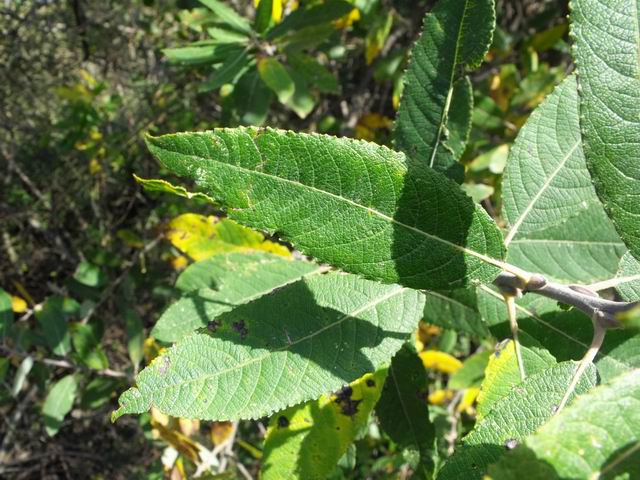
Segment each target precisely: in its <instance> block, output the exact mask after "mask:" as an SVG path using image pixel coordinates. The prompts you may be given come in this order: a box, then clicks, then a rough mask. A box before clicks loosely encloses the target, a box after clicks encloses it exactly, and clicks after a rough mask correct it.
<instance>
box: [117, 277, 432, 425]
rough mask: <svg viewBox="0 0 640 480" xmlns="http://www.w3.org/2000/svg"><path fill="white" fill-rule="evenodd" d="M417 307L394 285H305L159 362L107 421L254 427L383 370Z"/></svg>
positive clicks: (227, 319) (317, 280)
mask: <svg viewBox="0 0 640 480" xmlns="http://www.w3.org/2000/svg"><path fill="white" fill-rule="evenodd" d="M423 306H424V298H423V296H422V294H420V293H419V292H417V291H415V290H408V289H404V288H402V287H399V286H398V285H382V284H379V283H375V282H371V281H368V280H362V279H359V278H357V277H355V276H353V275H344V274H339V273H328V274H326V275H314V276H311V277H307V278H304V279H302V280H300V281H298V282H296V283H292V284H290V285H287V286H286V287H284V288H283V289H281V290H278V291H276V292H274V293H272V294H271V295H267V296H264V297H261V298H259V299H257V300H254V301H253V302H251V303H248V304H245V305H241V306H238V307H236V308H235V309H234V310H233V311H231V312H227V313H224V314H222V315H221V316H220V317H218V319H217V321H216V322H217V323H216V324H215V325H214V328H213V329H210V330H209V331H206V330H203V331H201V332H198V333H195V334H193V335H190V336H188V337H185V338H184V339H183V340H182V341H180V342H178V343H177V344H176V345H174V346H173V347H172V348H171V349H169V350H168V351H166V352H165V353H163V354H162V355H160V356H158V357H157V358H156V359H155V360H154V361H153V362H152V364H151V365H150V366H149V367H147V368H146V369H144V370H143V371H142V372H141V373H140V374H139V375H138V376H137V379H136V384H137V387H136V388H132V389H130V390H128V391H126V392H125V393H123V394H122V396H121V397H120V408H119V409H118V410H117V411H116V412H115V413H114V415H113V419H114V420H115V419H117V418H118V417H120V416H121V415H123V414H125V413H142V412H145V411H147V410H149V408H151V407H152V406H155V407H157V408H158V409H159V410H160V411H162V412H164V413H167V414H169V415H173V416H177V417H187V418H200V419H207V420H234V419H238V418H243V419H248V418H258V417H261V416H264V415H268V414H270V413H272V412H274V411H277V410H282V409H284V408H287V407H288V406H292V405H295V404H298V403H300V402H304V401H307V400H310V399H314V398H318V397H319V396H320V395H321V394H323V393H325V392H327V391H328V390H329V391H330V390H335V389H337V388H339V387H341V386H342V385H344V384H345V383H349V382H351V381H353V380H354V379H356V378H358V377H360V376H362V375H364V374H365V373H367V372H372V371H375V370H376V369H377V368H378V367H380V366H381V365H382V364H383V363H385V362H387V361H388V360H389V358H390V357H391V356H392V355H393V354H394V353H395V352H396V351H397V350H398V349H400V347H401V346H402V344H403V343H404V342H405V341H406V340H407V338H408V337H409V335H410V334H411V332H412V331H413V330H414V329H415V328H416V325H417V323H418V320H419V319H420V317H421V315H422V308H423ZM211 330H215V331H211Z"/></svg>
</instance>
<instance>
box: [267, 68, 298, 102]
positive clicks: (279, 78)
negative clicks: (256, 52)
mask: <svg viewBox="0 0 640 480" xmlns="http://www.w3.org/2000/svg"><path fill="white" fill-rule="evenodd" d="M258 73H259V74H260V78H262V81H263V82H264V83H265V84H266V85H267V86H268V87H269V88H270V89H271V90H273V92H274V93H275V94H276V95H277V97H278V100H280V102H281V103H287V102H288V101H289V99H290V98H291V97H292V95H293V93H294V92H295V91H296V86H295V83H293V79H292V78H291V75H289V72H288V71H287V69H286V68H285V67H284V65H282V64H281V63H280V62H279V61H278V60H276V59H275V58H273V57H267V58H261V59H260V60H258Z"/></svg>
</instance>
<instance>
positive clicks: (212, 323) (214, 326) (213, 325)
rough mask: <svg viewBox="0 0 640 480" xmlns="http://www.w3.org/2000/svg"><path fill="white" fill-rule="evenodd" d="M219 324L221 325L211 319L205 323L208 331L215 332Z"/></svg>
mask: <svg viewBox="0 0 640 480" xmlns="http://www.w3.org/2000/svg"><path fill="white" fill-rule="evenodd" d="M220 325H222V324H221V323H220V322H217V321H215V320H211V321H210V322H209V323H207V328H208V329H209V331H210V332H215V331H216V329H217V328H218V327H219V326H220Z"/></svg>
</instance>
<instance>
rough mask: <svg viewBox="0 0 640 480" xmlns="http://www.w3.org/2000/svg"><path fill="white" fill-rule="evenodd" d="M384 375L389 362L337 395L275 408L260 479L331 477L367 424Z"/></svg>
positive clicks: (380, 389)
mask: <svg viewBox="0 0 640 480" xmlns="http://www.w3.org/2000/svg"><path fill="white" fill-rule="evenodd" d="M386 376H387V370H386V368H385V369H382V370H378V371H377V372H375V373H373V374H371V373H368V374H366V375H364V376H363V377H362V378H360V379H358V380H356V381H355V382H352V383H350V384H349V385H345V387H344V388H342V389H341V390H340V391H338V392H336V393H335V394H333V395H323V396H321V397H320V398H319V399H318V400H312V401H310V402H307V403H304V404H301V405H297V406H295V407H291V408H288V409H287V410H284V411H282V412H279V413H276V414H275V415H274V416H273V417H272V418H271V421H270V422H269V430H268V431H267V437H266V439H265V446H264V456H263V462H262V475H261V478H262V480H271V479H277V480H279V479H282V478H301V479H307V478H326V477H328V476H329V475H330V474H331V472H332V471H333V470H334V468H335V465H336V464H337V463H338V461H339V460H340V458H341V457H342V456H343V455H344V454H345V452H346V451H347V449H348V447H349V445H350V444H351V443H352V442H353V441H354V440H355V438H356V436H357V435H358V434H359V433H360V432H361V431H362V429H363V428H365V427H366V425H367V421H368V418H369V414H370V413H371V410H372V409H373V407H374V405H375V404H376V403H377V401H378V399H379V398H380V394H381V392H382V386H383V385H384V381H385V378H386Z"/></svg>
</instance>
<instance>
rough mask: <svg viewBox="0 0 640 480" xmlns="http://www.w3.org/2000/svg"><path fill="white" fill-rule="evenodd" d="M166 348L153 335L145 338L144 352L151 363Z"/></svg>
mask: <svg viewBox="0 0 640 480" xmlns="http://www.w3.org/2000/svg"><path fill="white" fill-rule="evenodd" d="M163 350H164V348H162V347H161V346H160V344H159V343H158V342H156V341H155V340H154V339H153V338H152V337H149V338H147V339H145V341H144V345H143V346H142V352H143V353H144V358H145V360H146V361H147V363H151V362H152V361H153V359H155V358H156V357H157V356H158V355H160V354H161V353H162V351H163Z"/></svg>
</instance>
